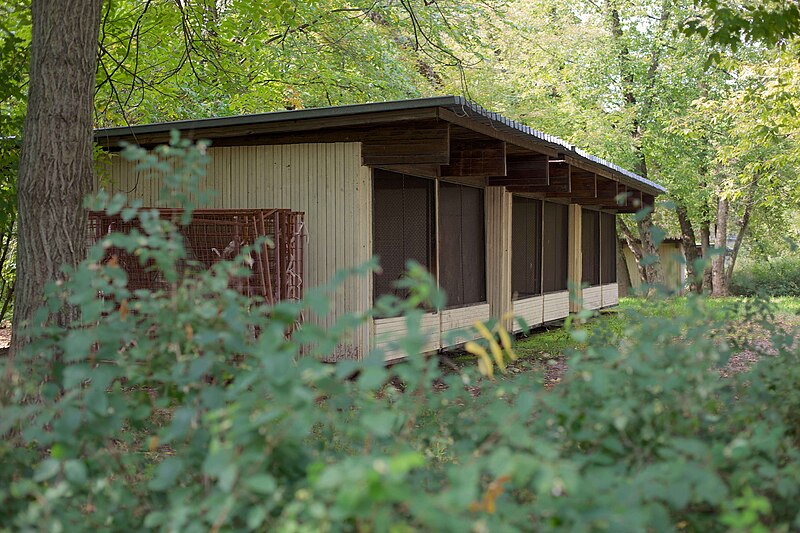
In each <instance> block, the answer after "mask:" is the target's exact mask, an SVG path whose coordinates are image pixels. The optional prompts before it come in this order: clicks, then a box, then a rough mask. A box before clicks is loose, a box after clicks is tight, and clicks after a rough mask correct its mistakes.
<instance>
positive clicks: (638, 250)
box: [617, 217, 647, 283]
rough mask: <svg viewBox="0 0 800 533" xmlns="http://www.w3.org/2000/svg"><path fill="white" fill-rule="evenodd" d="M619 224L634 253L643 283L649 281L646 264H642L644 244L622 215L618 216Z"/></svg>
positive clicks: (620, 230) (626, 241)
mask: <svg viewBox="0 0 800 533" xmlns="http://www.w3.org/2000/svg"><path fill="white" fill-rule="evenodd" d="M617 225H618V226H619V232H620V233H621V234H622V236H623V237H624V238H625V243H626V244H627V245H628V248H630V249H631V252H632V253H633V259H634V260H635V261H636V267H637V268H638V270H639V279H640V280H641V282H642V283H647V273H646V271H645V267H644V265H643V264H642V259H644V250H643V249H642V244H641V243H640V242H639V240H638V239H637V238H636V237H634V236H633V232H631V230H630V228H629V227H628V225H627V224H625V221H624V220H622V219H621V218H620V217H617Z"/></svg>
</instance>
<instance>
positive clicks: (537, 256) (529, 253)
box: [511, 196, 542, 299]
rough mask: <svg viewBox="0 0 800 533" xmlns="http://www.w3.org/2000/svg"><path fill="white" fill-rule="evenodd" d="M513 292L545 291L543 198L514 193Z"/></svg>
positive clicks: (522, 294)
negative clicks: (535, 198)
mask: <svg viewBox="0 0 800 533" xmlns="http://www.w3.org/2000/svg"><path fill="white" fill-rule="evenodd" d="M511 293H512V295H513V298H515V299H516V298H525V297H527V296H533V295H536V294H541V293H542V202H541V201H539V200H534V199H533V198H522V197H520V196H514V197H513V204H512V207H511Z"/></svg>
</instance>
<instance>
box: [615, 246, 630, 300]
mask: <svg viewBox="0 0 800 533" xmlns="http://www.w3.org/2000/svg"><path fill="white" fill-rule="evenodd" d="M617 285H618V287H619V297H620V298H624V297H626V296H628V295H629V294H630V290H631V286H632V284H631V277H630V275H629V274H628V265H627V263H626V261H625V251H624V250H623V249H622V247H621V246H617Z"/></svg>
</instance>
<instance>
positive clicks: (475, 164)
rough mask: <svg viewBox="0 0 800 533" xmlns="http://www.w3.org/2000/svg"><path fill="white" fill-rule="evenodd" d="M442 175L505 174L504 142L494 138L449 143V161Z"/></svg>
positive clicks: (443, 168) (443, 167)
mask: <svg viewBox="0 0 800 533" xmlns="http://www.w3.org/2000/svg"><path fill="white" fill-rule="evenodd" d="M441 175H442V176H453V177H463V176H505V175H506V143H505V142H504V141H497V140H494V139H487V140H485V141H456V140H453V141H452V142H451V143H450V163H449V164H448V165H445V166H442V173H441Z"/></svg>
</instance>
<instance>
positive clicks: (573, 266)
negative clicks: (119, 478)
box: [567, 204, 583, 313]
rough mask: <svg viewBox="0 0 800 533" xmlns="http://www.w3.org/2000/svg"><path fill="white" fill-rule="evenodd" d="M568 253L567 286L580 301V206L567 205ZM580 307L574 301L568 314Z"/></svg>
mask: <svg viewBox="0 0 800 533" xmlns="http://www.w3.org/2000/svg"><path fill="white" fill-rule="evenodd" d="M568 220H569V222H568V223H569V228H568V231H567V233H568V238H569V244H568V252H567V284H568V285H569V287H571V288H572V289H573V296H574V298H577V299H581V298H582V297H583V294H582V293H583V291H582V290H581V279H582V278H583V254H582V252H581V248H582V242H581V206H580V205H579V204H569V219H568ZM580 310H581V305H580V303H578V302H577V301H575V300H574V299H571V300H570V302H569V311H570V313H577V312H578V311H580Z"/></svg>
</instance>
